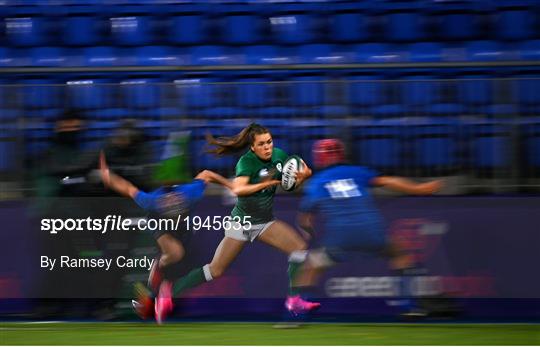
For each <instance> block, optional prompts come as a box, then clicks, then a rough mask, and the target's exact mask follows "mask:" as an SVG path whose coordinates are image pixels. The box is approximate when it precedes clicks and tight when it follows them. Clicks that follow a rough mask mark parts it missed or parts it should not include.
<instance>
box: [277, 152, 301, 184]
mask: <svg viewBox="0 0 540 347" xmlns="http://www.w3.org/2000/svg"><path fill="white" fill-rule="evenodd" d="M303 167H304V165H303V164H302V159H301V158H300V157H299V156H297V155H291V156H290V157H288V158H287V160H285V163H283V168H282V169H281V187H282V188H283V189H284V190H286V191H288V192H290V191H292V190H294V189H295V188H296V177H295V176H296V173H297V172H298V171H301V170H302V169H303Z"/></svg>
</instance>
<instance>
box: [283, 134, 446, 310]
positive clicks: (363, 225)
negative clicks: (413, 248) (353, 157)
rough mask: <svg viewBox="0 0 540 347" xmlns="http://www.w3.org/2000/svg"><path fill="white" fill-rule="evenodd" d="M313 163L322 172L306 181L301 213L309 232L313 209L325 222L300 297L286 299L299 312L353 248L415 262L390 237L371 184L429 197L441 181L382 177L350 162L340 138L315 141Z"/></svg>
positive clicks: (297, 286) (400, 265) (396, 262)
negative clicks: (325, 275) (308, 295)
mask: <svg viewBox="0 0 540 347" xmlns="http://www.w3.org/2000/svg"><path fill="white" fill-rule="evenodd" d="M313 161H314V164H315V166H316V167H317V168H319V169H321V171H320V172H318V173H317V174H315V175H314V176H313V177H312V178H311V179H310V181H309V182H308V183H307V185H306V188H305V195H304V197H303V199H302V202H301V205H300V210H301V213H300V214H299V216H298V224H299V226H300V227H301V228H303V229H304V231H307V232H309V233H312V231H313V217H314V215H313V213H314V212H316V211H318V212H319V213H320V214H321V215H322V217H323V218H322V219H323V220H324V221H325V224H324V229H325V234H324V236H323V237H322V239H321V248H319V249H313V250H310V251H309V252H308V255H307V258H306V261H305V263H304V265H303V266H302V269H301V271H300V273H299V275H298V276H297V278H296V279H295V282H294V288H293V290H294V292H295V293H296V296H294V297H293V298H292V299H291V298H289V299H288V300H287V302H286V305H287V308H288V309H289V310H291V311H292V312H295V313H303V312H305V308H304V306H303V304H302V303H303V302H304V300H303V299H302V296H303V294H305V293H307V292H309V290H310V288H312V287H313V286H314V285H316V283H317V279H318V277H319V276H320V275H321V274H322V272H323V271H324V270H325V269H326V268H328V267H330V266H332V265H334V264H335V263H337V262H340V261H343V260H345V257H346V254H347V253H348V252H350V251H356V252H367V253H371V254H376V255H382V256H386V257H389V258H390V260H391V262H390V266H391V267H392V268H393V269H395V270H398V271H399V270H405V269H407V268H408V267H411V266H412V265H413V264H412V262H411V258H410V257H409V256H407V255H405V254H403V253H401V252H400V251H399V250H398V248H397V247H395V246H394V245H392V244H390V243H389V242H388V240H387V239H386V234H385V229H384V224H383V221H382V217H381V215H380V214H379V211H378V209H377V208H376V206H375V204H374V202H373V200H372V197H371V194H370V193H369V190H368V187H370V186H381V187H384V188H387V189H391V190H394V191H398V192H403V193H407V194H415V195H430V194H433V193H434V192H436V191H438V190H439V189H440V188H441V187H442V182H441V181H439V180H437V181H431V182H427V183H415V182H412V181H409V180H407V179H404V178H401V177H390V176H380V175H379V174H378V173H376V172H375V171H372V170H370V169H368V168H366V167H361V166H354V165H349V164H346V162H345V146H344V145H343V143H342V142H341V141H339V140H337V139H325V140H319V141H317V142H315V143H314V145H313Z"/></svg>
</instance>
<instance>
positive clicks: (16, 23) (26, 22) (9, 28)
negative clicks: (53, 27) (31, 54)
mask: <svg viewBox="0 0 540 347" xmlns="http://www.w3.org/2000/svg"><path fill="white" fill-rule="evenodd" d="M47 24H48V23H47V21H46V19H45V18H43V17H42V16H40V15H39V14H38V13H36V12H34V11H31V12H29V13H13V17H7V18H5V30H6V38H7V40H8V42H9V43H11V44H12V45H14V46H39V45H43V44H45V43H46V42H47V39H48V25H47Z"/></svg>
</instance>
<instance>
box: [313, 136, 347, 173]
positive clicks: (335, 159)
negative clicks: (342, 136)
mask: <svg viewBox="0 0 540 347" xmlns="http://www.w3.org/2000/svg"><path fill="white" fill-rule="evenodd" d="M344 161H345V145H344V144H343V142H341V141H340V140H338V139H323V140H318V141H315V143H314V144H313V163H314V164H315V166H317V167H326V166H329V165H334V164H338V163H342V162H344Z"/></svg>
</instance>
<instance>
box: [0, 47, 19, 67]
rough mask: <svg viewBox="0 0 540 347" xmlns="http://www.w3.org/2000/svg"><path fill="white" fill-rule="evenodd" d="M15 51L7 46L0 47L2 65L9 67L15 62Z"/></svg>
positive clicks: (0, 64)
mask: <svg viewBox="0 0 540 347" xmlns="http://www.w3.org/2000/svg"><path fill="white" fill-rule="evenodd" d="M14 59H15V58H14V57H13V52H12V50H11V49H9V48H6V47H0V67H9V66H13V65H14V64H15V62H14Z"/></svg>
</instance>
